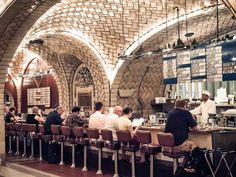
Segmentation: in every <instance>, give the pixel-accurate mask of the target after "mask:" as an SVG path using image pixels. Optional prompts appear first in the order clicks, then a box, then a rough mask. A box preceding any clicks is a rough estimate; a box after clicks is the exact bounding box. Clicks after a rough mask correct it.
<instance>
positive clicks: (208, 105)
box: [190, 99, 216, 124]
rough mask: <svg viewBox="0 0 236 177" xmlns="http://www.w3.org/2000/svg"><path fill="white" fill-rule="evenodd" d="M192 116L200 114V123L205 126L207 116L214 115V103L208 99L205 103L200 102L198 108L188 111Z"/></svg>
mask: <svg viewBox="0 0 236 177" xmlns="http://www.w3.org/2000/svg"><path fill="white" fill-rule="evenodd" d="M190 112H191V113H192V114H193V115H198V114H202V116H201V123H202V124H207V123H208V117H209V114H216V104H215V102H214V101H212V100H210V99H208V100H207V101H206V102H204V101H203V102H202V103H201V104H200V106H198V107H196V108H195V109H193V110H191V111H190Z"/></svg>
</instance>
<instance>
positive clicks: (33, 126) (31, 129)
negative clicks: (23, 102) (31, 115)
mask: <svg viewBox="0 0 236 177" xmlns="http://www.w3.org/2000/svg"><path fill="white" fill-rule="evenodd" d="M26 126H27V132H28V133H29V134H30V139H31V155H30V157H29V158H31V159H32V158H34V134H35V133H36V131H37V127H36V124H27V125H26Z"/></svg>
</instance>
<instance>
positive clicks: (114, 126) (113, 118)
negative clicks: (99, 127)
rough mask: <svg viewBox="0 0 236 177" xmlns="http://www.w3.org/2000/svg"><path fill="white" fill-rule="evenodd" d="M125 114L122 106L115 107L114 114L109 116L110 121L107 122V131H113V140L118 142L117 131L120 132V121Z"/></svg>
mask: <svg viewBox="0 0 236 177" xmlns="http://www.w3.org/2000/svg"><path fill="white" fill-rule="evenodd" d="M122 114H123V111H122V107H121V106H115V107H114V108H113V112H112V114H109V115H108V119H107V120H106V122H105V129H107V130H111V131H112V136H113V140H117V136H116V131H117V130H119V126H118V122H117V121H118V119H119V117H121V116H122Z"/></svg>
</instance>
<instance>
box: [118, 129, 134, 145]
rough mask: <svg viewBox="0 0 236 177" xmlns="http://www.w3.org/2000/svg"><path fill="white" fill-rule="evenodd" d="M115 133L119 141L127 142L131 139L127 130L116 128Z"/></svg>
mask: <svg viewBox="0 0 236 177" xmlns="http://www.w3.org/2000/svg"><path fill="white" fill-rule="evenodd" d="M116 135H117V138H118V140H119V141H121V142H123V143H128V142H129V141H130V140H131V134H130V131H129V130H118V131H116Z"/></svg>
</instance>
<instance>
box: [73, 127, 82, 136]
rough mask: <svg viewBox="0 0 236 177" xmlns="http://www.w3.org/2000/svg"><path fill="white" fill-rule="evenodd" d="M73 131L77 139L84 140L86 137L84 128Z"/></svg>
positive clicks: (74, 128) (75, 128) (76, 128)
mask: <svg viewBox="0 0 236 177" xmlns="http://www.w3.org/2000/svg"><path fill="white" fill-rule="evenodd" d="M72 131H73V134H74V135H75V136H76V137H79V138H82V137H83V135H84V129H83V127H73V129H72Z"/></svg>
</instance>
